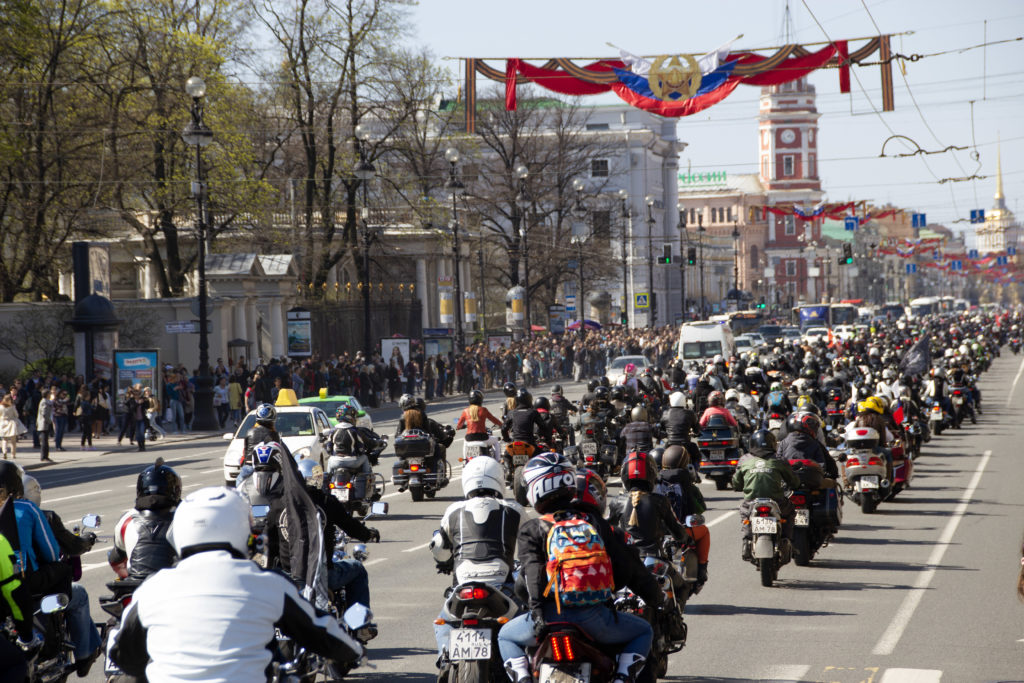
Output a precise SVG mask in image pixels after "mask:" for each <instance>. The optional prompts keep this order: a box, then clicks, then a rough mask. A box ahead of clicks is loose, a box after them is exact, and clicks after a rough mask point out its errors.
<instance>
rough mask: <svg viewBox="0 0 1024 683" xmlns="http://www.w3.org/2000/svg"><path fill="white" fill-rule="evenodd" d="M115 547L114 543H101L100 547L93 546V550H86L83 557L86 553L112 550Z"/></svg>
mask: <svg viewBox="0 0 1024 683" xmlns="http://www.w3.org/2000/svg"><path fill="white" fill-rule="evenodd" d="M113 547H114V546H112V545H101V546H100V547H98V548H93V549H92V550H87V551H85V552H84V553H82V557H85V556H86V555H92V554H93V553H101V552H103V551H104V550H110V549H111V548H113Z"/></svg>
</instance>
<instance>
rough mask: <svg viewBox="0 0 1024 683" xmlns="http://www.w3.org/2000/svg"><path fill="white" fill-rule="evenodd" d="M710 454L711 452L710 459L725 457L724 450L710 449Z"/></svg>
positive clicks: (722, 458)
mask: <svg viewBox="0 0 1024 683" xmlns="http://www.w3.org/2000/svg"><path fill="white" fill-rule="evenodd" d="M710 454H711V459H712V460H724V459H725V451H724V450H721V449H713V450H711V451H710Z"/></svg>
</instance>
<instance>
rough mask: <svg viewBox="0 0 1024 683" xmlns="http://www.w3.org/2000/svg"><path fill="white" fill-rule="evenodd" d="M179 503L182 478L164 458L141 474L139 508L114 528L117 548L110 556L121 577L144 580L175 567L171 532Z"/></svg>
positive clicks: (111, 562) (136, 501) (138, 493)
mask: <svg viewBox="0 0 1024 683" xmlns="http://www.w3.org/2000/svg"><path fill="white" fill-rule="evenodd" d="M179 501H181V477H179V476H178V473H177V472H175V471H174V468H172V467H170V466H169V465H165V464H164V461H163V458H157V459H156V462H154V463H153V464H152V465H150V466H149V467H147V468H146V469H144V470H142V472H140V473H139V476H138V479H137V480H136V482H135V507H134V508H132V509H131V510H129V511H128V512H126V513H124V515H122V517H121V519H120V520H118V522H117V524H116V525H115V526H114V547H113V548H112V549H111V550H110V552H108V553H107V560H108V561H109V562H110V566H111V567H113V569H114V571H115V572H117V574H118V576H120V577H121V578H126V577H131V578H133V579H140V580H141V579H145V578H147V577H149V576H150V575H152V574H155V573H156V572H158V571H160V570H161V569H164V568H166V567H170V566H172V565H173V564H174V561H175V559H176V558H175V554H174V547H173V546H172V545H171V542H170V540H168V538H167V531H168V529H170V526H171V520H172V519H173V518H174V509H175V507H177V505H178V503H179Z"/></svg>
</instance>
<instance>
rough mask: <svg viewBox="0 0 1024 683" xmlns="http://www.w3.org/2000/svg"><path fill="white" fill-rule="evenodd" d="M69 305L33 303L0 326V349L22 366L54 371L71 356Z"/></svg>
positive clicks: (70, 308) (71, 312) (45, 371)
mask: <svg viewBox="0 0 1024 683" xmlns="http://www.w3.org/2000/svg"><path fill="white" fill-rule="evenodd" d="M73 313H74V307H73V306H72V305H71V304H33V305H32V307H31V309H29V310H25V311H19V312H18V313H15V314H14V315H13V316H11V318H10V321H9V322H7V323H5V324H3V325H0V348H2V349H3V350H4V351H7V353H9V354H11V356H13V357H14V358H15V359H17V360H18V361H20V362H21V364H22V365H29V364H30V363H32V364H34V366H35V368H36V369H37V370H40V371H42V372H44V373H47V372H55V371H57V370H58V368H60V367H61V365H60V363H61V359H63V358H64V357H65V356H67V355H68V354H69V353H71V350H72V338H71V328H70V326H69V325H68V324H67V323H68V321H69V320H71V316H72V314H73Z"/></svg>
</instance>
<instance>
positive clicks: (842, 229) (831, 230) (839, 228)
mask: <svg viewBox="0 0 1024 683" xmlns="http://www.w3.org/2000/svg"><path fill="white" fill-rule="evenodd" d="M856 234H857V233H855V232H854V231H852V230H847V229H846V226H845V223H844V222H843V221H837V220H835V219H832V218H825V219H824V220H822V221H821V236H822V237H826V238H828V239H832V240H835V241H837V242H852V241H853V237H854V235H856Z"/></svg>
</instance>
